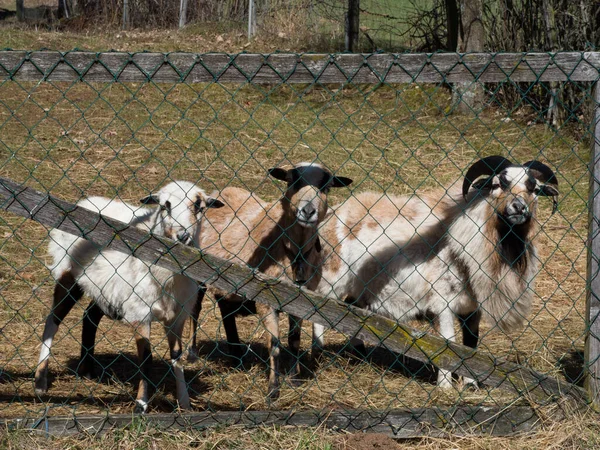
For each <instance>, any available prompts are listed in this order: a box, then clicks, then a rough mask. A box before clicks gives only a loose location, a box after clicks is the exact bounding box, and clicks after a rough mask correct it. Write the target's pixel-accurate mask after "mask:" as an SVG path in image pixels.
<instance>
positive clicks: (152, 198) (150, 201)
mask: <svg viewBox="0 0 600 450" xmlns="http://www.w3.org/2000/svg"><path fill="white" fill-rule="evenodd" d="M140 203H141V204H143V205H159V204H160V199H159V198H158V197H157V196H156V195H149V196H148V197H144V198H142V199H141V200H140Z"/></svg>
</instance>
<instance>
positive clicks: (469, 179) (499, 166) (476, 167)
mask: <svg viewBox="0 0 600 450" xmlns="http://www.w3.org/2000/svg"><path fill="white" fill-rule="evenodd" d="M511 166H514V164H513V163H512V162H510V160H508V159H506V158H505V157H504V156H498V155H495V156H487V157H485V158H482V159H480V160H479V161H477V162H476V163H474V164H473V165H472V166H471V167H469V170H467V174H466V175H465V180H464V181H463V187H462V193H463V197H464V198H465V199H466V198H467V194H468V192H469V188H470V187H471V185H472V184H473V182H474V181H475V180H476V179H477V178H479V177H480V176H482V175H496V174H498V173H500V172H502V171H503V170H504V169H506V168H507V167H511Z"/></svg>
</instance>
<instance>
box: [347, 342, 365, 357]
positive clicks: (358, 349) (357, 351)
mask: <svg viewBox="0 0 600 450" xmlns="http://www.w3.org/2000/svg"><path fill="white" fill-rule="evenodd" d="M350 354H351V355H352V356H354V357H356V358H358V359H365V358H366V357H367V354H368V353H367V347H366V346H365V344H360V345H353V346H352V347H351V349H350Z"/></svg>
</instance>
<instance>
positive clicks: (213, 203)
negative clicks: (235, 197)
mask: <svg viewBox="0 0 600 450" xmlns="http://www.w3.org/2000/svg"><path fill="white" fill-rule="evenodd" d="M223 206H225V203H223V202H222V201H221V200H217V199H216V198H213V197H208V198H207V199H206V207H207V208H222V207H223Z"/></svg>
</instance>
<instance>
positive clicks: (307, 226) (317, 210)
mask: <svg viewBox="0 0 600 450" xmlns="http://www.w3.org/2000/svg"><path fill="white" fill-rule="evenodd" d="M269 174H270V175H271V176H272V177H274V178H276V179H278V180H281V181H285V182H286V183H287V189H286V191H285V194H284V195H283V197H282V198H281V199H280V200H278V201H276V202H272V203H267V202H264V201H263V200H261V199H260V198H259V197H258V196H256V195H254V194H252V193H250V192H248V191H246V190H244V189H239V188H233V187H229V188H226V189H224V190H223V191H221V193H220V195H219V199H220V200H221V201H222V202H223V203H224V204H225V205H226V206H225V207H224V208H221V209H219V210H211V211H207V212H206V214H205V216H204V221H203V223H204V225H203V232H202V238H201V247H202V248H203V249H204V250H205V251H206V252H208V253H209V254H213V255H215V256H219V257H221V258H225V259H227V260H229V261H232V262H236V263H241V264H245V265H248V266H250V267H252V268H254V269H256V270H258V271H260V272H261V273H263V274H265V275H266V276H268V277H272V278H279V277H281V276H285V277H287V278H289V279H290V280H291V281H293V282H295V283H297V284H300V285H304V286H306V287H307V288H308V289H313V290H314V289H315V288H316V287H317V285H318V283H319V274H318V266H319V265H320V261H321V256H320V255H321V243H320V239H319V234H318V227H319V225H320V223H321V222H322V221H323V219H324V218H325V215H326V213H327V193H328V192H329V189H330V188H337V187H342V186H348V185H350V183H352V180H350V179H349V178H345V177H337V176H333V175H332V174H331V173H330V172H329V171H328V170H326V169H325V168H323V167H322V166H321V165H319V164H316V163H300V164H296V165H295V166H294V167H292V168H289V169H286V168H273V169H270V170H269ZM211 290H212V291H213V293H214V296H215V299H216V301H217V304H218V305H219V307H220V310H221V315H222V317H223V324H224V327H225V331H226V334H227V341H228V343H229V344H230V345H229V347H230V351H231V352H232V353H233V354H234V355H235V356H237V357H241V351H240V346H239V345H236V344H239V343H240V340H239V336H238V333H237V327H236V324H235V316H236V315H237V314H244V313H246V314H247V313H253V312H258V314H259V315H260V318H261V320H262V322H263V324H264V326H265V328H266V329H267V331H268V336H267V349H268V352H269V390H268V397H269V398H271V399H274V398H276V397H277V396H278V395H279V365H280V363H279V359H280V338H279V336H280V334H279V312H278V311H276V310H275V309H272V308H270V307H268V306H266V305H262V304H254V302H251V301H247V300H246V301H245V300H244V299H243V298H242V297H240V296H238V295H236V294H232V293H226V292H220V291H217V290H216V289H215V290H213V288H211ZM202 296H203V294H202V293H201V294H200V295H199V301H198V310H197V311H195V313H194V315H193V318H192V321H193V323H192V330H193V333H194V336H193V340H192V346H191V352H192V354H193V353H194V352H195V348H196V336H195V333H196V327H197V317H198V314H199V312H200V308H201V302H202ZM290 321H291V322H293V323H294V328H295V329H294V330H292V332H291V334H297V335H298V336H299V327H300V323H301V321H300V320H292V319H290ZM293 341H294V343H296V342H298V341H299V339H294V340H293ZM291 352H292V353H294V355H295V357H296V361H297V359H298V353H299V346H296V347H293V348H292V349H291ZM299 370H300V366H299V364H298V363H296V364H295V365H294V369H293V371H294V373H292V376H295V375H298V373H299Z"/></svg>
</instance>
